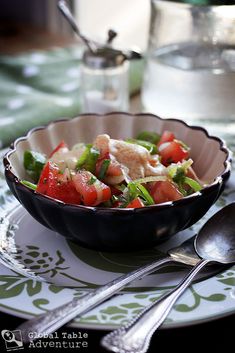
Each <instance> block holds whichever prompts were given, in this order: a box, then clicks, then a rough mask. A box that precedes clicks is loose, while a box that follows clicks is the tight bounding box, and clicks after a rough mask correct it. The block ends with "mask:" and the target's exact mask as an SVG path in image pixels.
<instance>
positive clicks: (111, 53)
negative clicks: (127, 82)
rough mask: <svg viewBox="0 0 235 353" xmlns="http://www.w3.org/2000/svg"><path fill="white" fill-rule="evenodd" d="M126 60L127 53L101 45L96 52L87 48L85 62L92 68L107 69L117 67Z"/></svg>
mask: <svg viewBox="0 0 235 353" xmlns="http://www.w3.org/2000/svg"><path fill="white" fill-rule="evenodd" d="M125 60H126V57H125V55H124V54H123V52H122V51H120V50H115V49H113V48H111V47H101V48H98V49H97V50H96V51H95V52H92V51H90V50H85V52H84V54H83V63H84V64H85V65H86V66H88V67H90V68H92V69H106V68H112V67H117V66H120V65H122V64H123V62H124V61H125Z"/></svg>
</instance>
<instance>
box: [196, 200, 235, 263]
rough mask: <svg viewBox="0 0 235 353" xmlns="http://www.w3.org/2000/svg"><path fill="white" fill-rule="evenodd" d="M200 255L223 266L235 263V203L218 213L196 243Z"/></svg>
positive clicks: (197, 237) (202, 229)
mask: <svg viewBox="0 0 235 353" xmlns="http://www.w3.org/2000/svg"><path fill="white" fill-rule="evenodd" d="M194 247H195V250H196V252H197V253H198V255H199V256H200V257H201V258H203V259H207V260H210V261H216V262H219V263H221V264H229V263H233V262H235V202H233V203H231V204H229V205H228V206H226V207H225V208H224V209H222V210H221V211H219V212H217V213H216V214H215V215H214V216H213V217H211V218H210V219H209V221H208V222H206V224H205V225H204V226H203V227H202V228H201V230H200V231H199V233H198V235H197V236H196V238H195V241H194Z"/></svg>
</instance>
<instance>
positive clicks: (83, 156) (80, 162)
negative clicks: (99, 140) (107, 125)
mask: <svg viewBox="0 0 235 353" xmlns="http://www.w3.org/2000/svg"><path fill="white" fill-rule="evenodd" d="M90 149H91V145H86V149H85V150H84V152H83V153H82V154H81V156H80V158H79V159H78V161H77V166H76V167H77V169H80V168H81V167H82V166H83V164H84V163H85V162H86V160H87V158H88V156H89V151H90Z"/></svg>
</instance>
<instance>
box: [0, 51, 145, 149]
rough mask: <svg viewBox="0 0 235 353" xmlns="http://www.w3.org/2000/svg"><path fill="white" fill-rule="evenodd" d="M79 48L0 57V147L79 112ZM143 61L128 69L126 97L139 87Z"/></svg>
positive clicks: (132, 63)
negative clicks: (56, 120) (30, 130)
mask: <svg viewBox="0 0 235 353" xmlns="http://www.w3.org/2000/svg"><path fill="white" fill-rule="evenodd" d="M82 52H83V48H81V47H78V46H72V47H69V48H63V49H61V48H55V49H53V50H50V51H45V52H43V51H40V52H31V53H27V54H22V55H18V56H0V147H2V146H6V145H8V144H9V143H11V142H12V141H13V140H14V139H15V138H16V137H18V136H21V135H23V134H25V132H26V131H27V130H29V129H30V128H32V127H34V126H38V125H41V124H45V123H47V122H49V121H51V120H54V119H57V118H60V117H73V116H76V115H77V114H79V113H80V112H81V103H80V69H79V67H80V62H81V56H82ZM142 73H143V61H141V60H140V61H133V62H131V65H130V93H133V92H135V91H137V90H138V89H139V88H140V86H141V80H142Z"/></svg>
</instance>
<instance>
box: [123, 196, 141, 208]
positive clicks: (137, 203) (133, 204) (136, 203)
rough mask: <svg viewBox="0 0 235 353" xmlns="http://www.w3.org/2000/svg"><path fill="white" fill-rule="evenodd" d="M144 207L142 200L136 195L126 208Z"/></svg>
mask: <svg viewBox="0 0 235 353" xmlns="http://www.w3.org/2000/svg"><path fill="white" fill-rule="evenodd" d="M140 207H144V204H143V202H142V201H141V200H140V198H139V197H136V198H135V199H134V200H133V201H131V202H130V203H129V204H128V205H127V206H126V208H140Z"/></svg>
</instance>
